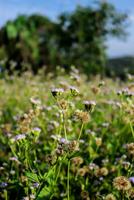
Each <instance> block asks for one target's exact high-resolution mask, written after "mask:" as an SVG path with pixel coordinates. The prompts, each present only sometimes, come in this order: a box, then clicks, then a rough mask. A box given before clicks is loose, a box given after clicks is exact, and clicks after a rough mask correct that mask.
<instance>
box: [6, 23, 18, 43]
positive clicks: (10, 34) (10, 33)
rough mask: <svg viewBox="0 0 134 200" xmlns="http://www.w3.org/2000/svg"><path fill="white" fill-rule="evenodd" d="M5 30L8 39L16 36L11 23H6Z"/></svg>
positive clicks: (14, 28)
mask: <svg viewBox="0 0 134 200" xmlns="http://www.w3.org/2000/svg"><path fill="white" fill-rule="evenodd" d="M6 30H7V35H8V38H9V39H12V38H16V36H17V29H16V27H15V25H14V24H13V23H10V24H7V27H6Z"/></svg>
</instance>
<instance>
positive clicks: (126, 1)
mask: <svg viewBox="0 0 134 200" xmlns="http://www.w3.org/2000/svg"><path fill="white" fill-rule="evenodd" d="M107 1H108V0H107ZM92 2H93V0H0V26H2V25H3V24H4V23H5V22H6V21H7V20H9V19H14V18H15V17H16V16H17V15H19V14H28V15H29V14H31V13H41V14H43V15H46V16H48V17H51V18H52V19H55V18H56V17H57V16H58V15H59V14H60V13H61V12H64V11H72V10H74V9H75V7H76V6H77V5H78V4H80V5H91V4H92ZM109 2H111V3H113V4H114V5H115V6H116V8H117V9H118V10H120V11H126V12H127V13H129V19H130V26H129V28H128V30H127V31H128V32H129V33H130V34H129V36H128V38H127V40H124V41H120V40H118V39H111V38H110V39H109V40H108V42H107V45H108V55H109V56H110V57H113V56H120V55H134V0H109Z"/></svg>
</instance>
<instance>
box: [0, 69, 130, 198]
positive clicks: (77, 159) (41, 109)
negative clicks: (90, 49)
mask: <svg viewBox="0 0 134 200" xmlns="http://www.w3.org/2000/svg"><path fill="white" fill-rule="evenodd" d="M58 70H59V69H58ZM57 74H59V75H58V76H57V78H55V79H52V78H51V76H52V74H50V73H49V74H48V76H47V77H44V75H43V73H42V71H41V72H40V74H39V75H36V76H33V75H32V74H31V73H30V72H27V73H24V74H23V75H22V76H21V77H18V76H8V75H6V76H5V79H0V86H1V87H0V96H1V100H0V199H2V200H13V199H14V200H15V199H16V200H22V199H24V200H32V199H36V200H44V199H45V200H47V199H48V200H49V199H51V200H101V199H105V200H115V199H117V200H130V199H133V198H134V118H133V116H134V77H133V76H131V75H129V76H128V78H129V79H128V81H127V83H122V82H119V80H117V81H112V80H111V79H105V80H101V79H100V78H99V77H97V76H96V77H95V78H91V79H90V81H89V82H87V81H86V78H85V76H83V75H82V76H81V77H80V75H79V73H78V71H77V70H76V69H74V68H72V70H71V72H70V75H65V73H64V72H63V71H61V70H60V71H58V72H57Z"/></svg>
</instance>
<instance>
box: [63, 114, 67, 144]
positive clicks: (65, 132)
mask: <svg viewBox="0 0 134 200" xmlns="http://www.w3.org/2000/svg"><path fill="white" fill-rule="evenodd" d="M63 127H64V134H65V139H66V140H67V131H66V125H65V115H64V113H63Z"/></svg>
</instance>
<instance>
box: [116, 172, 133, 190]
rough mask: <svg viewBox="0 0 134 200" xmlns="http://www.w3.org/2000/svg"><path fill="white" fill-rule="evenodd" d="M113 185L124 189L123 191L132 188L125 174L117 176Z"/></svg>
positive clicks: (118, 188)
mask: <svg viewBox="0 0 134 200" xmlns="http://www.w3.org/2000/svg"><path fill="white" fill-rule="evenodd" d="M113 185H114V187H115V188H116V189H117V190H122V191H126V190H129V189H130V188H131V183H130V181H129V180H128V179H127V178H126V177H125V176H119V177H116V178H115V179H114V180H113Z"/></svg>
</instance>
